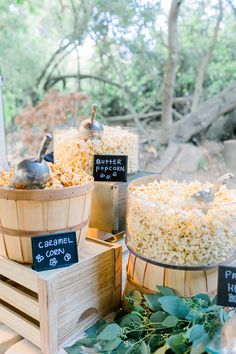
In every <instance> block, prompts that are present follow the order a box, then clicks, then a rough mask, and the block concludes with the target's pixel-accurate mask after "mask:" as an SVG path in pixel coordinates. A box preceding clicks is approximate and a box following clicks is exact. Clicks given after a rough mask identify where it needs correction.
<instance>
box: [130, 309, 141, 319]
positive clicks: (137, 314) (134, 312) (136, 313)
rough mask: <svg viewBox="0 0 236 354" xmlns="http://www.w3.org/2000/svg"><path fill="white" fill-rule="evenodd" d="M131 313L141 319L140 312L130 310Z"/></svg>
mask: <svg viewBox="0 0 236 354" xmlns="http://www.w3.org/2000/svg"><path fill="white" fill-rule="evenodd" d="M131 315H135V316H138V317H139V318H140V319H141V320H142V319H143V316H142V314H141V313H140V312H138V311H132V312H131Z"/></svg>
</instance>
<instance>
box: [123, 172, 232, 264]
mask: <svg viewBox="0 0 236 354" xmlns="http://www.w3.org/2000/svg"><path fill="white" fill-rule="evenodd" d="M213 187H214V185H213V184H210V183H201V182H199V181H196V180H195V181H194V182H190V183H187V182H186V181H183V182H179V181H177V180H175V179H173V178H170V177H168V176H167V175H164V174H157V175H152V176H148V177H143V178H138V179H136V180H135V181H133V182H132V183H130V184H129V187H128V193H127V216H126V228H127V229H126V242H127V246H128V248H129V249H130V250H131V252H133V253H134V254H135V255H137V256H139V257H140V258H142V259H144V260H146V261H151V263H154V264H155V263H156V264H159V265H160V264H166V265H171V266H177V267H179V269H181V268H180V267H181V266H182V268H183V269H184V267H185V266H191V267H199V266H200V265H201V266H207V267H208V266H209V267H211V266H212V267H213V266H216V265H217V264H219V263H223V262H225V261H226V262H228V261H229V259H231V258H234V257H235V251H234V250H235V244H236V237H235V236H236V190H235V189H227V187H226V186H225V185H222V186H220V188H219V190H218V192H216V193H215V196H214V200H213V201H212V202H210V203H205V202H200V201H197V200H196V199H195V198H193V195H194V194H195V193H197V192H199V191H201V190H203V189H211V188H213Z"/></svg>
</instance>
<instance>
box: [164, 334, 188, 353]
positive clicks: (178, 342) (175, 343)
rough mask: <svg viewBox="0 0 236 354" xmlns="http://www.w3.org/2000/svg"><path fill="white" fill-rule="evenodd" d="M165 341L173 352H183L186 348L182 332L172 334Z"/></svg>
mask: <svg viewBox="0 0 236 354" xmlns="http://www.w3.org/2000/svg"><path fill="white" fill-rule="evenodd" d="M166 343H167V344H168V345H169V347H170V349H171V350H172V351H173V352H174V353H175V354H183V353H184V352H185V350H186V349H187V345H186V343H185V338H184V336H183V333H179V334H174V335H173V336H171V337H169V338H167V340H166Z"/></svg>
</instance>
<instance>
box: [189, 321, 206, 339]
mask: <svg viewBox="0 0 236 354" xmlns="http://www.w3.org/2000/svg"><path fill="white" fill-rule="evenodd" d="M204 333H205V330H204V325H199V324H196V325H194V326H193V327H191V328H189V329H188V330H187V332H186V334H185V338H186V339H188V340H189V341H190V342H193V341H195V340H197V339H198V338H200V337H201V336H202V335H203V334H204Z"/></svg>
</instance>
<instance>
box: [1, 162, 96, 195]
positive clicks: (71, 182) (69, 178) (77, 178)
mask: <svg viewBox="0 0 236 354" xmlns="http://www.w3.org/2000/svg"><path fill="white" fill-rule="evenodd" d="M48 166H49V168H50V177H49V179H48V182H47V184H46V189H47V188H52V189H57V188H66V187H73V186H78V185H81V184H84V183H88V182H90V181H91V180H93V177H91V176H90V175H88V174H87V173H86V172H85V171H83V170H81V169H79V168H76V167H72V166H71V167H67V168H65V167H63V166H62V165H59V164H52V163H50V162H49V163H48ZM13 175H14V169H11V170H9V171H4V172H1V173H0V188H1V187H7V188H8V187H10V184H11V180H12V178H13Z"/></svg>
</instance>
